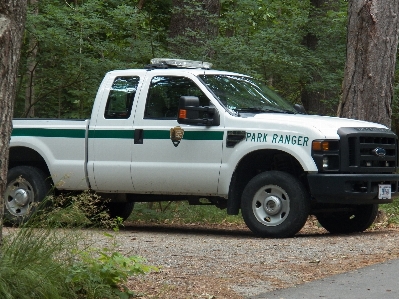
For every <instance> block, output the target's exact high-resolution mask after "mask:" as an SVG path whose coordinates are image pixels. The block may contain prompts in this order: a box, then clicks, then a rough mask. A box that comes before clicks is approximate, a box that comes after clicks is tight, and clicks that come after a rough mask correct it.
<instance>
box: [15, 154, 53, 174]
mask: <svg viewBox="0 0 399 299" xmlns="http://www.w3.org/2000/svg"><path fill="white" fill-rule="evenodd" d="M15 166H33V167H36V168H39V169H40V170H42V171H43V172H44V173H45V174H46V175H48V176H50V171H49V170H48V167H47V164H46V161H44V159H43V157H42V156H41V155H40V154H39V153H38V152H36V151H35V150H33V149H31V148H28V147H11V148H10V154H9V163H8V169H11V168H13V167H15Z"/></svg>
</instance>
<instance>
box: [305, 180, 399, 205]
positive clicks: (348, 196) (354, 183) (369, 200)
mask: <svg viewBox="0 0 399 299" xmlns="http://www.w3.org/2000/svg"><path fill="white" fill-rule="evenodd" d="M308 183H309V188H310V194H311V196H312V199H313V200H315V201H316V202H317V203H335V204H382V203H390V202H392V199H378V185H379V184H387V185H391V191H392V196H391V197H394V196H395V195H399V194H398V183H399V174H319V173H317V174H308Z"/></svg>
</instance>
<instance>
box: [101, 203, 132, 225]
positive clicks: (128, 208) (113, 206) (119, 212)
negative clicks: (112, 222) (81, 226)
mask: <svg viewBox="0 0 399 299" xmlns="http://www.w3.org/2000/svg"><path fill="white" fill-rule="evenodd" d="M106 209H107V211H108V215H109V217H110V218H116V217H120V218H122V219H123V221H125V220H126V219H127V218H129V216H130V214H132V212H133V209H134V202H133V201H127V202H110V203H107V204H106Z"/></svg>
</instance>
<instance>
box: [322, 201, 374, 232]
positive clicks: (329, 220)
mask: <svg viewBox="0 0 399 299" xmlns="http://www.w3.org/2000/svg"><path fill="white" fill-rule="evenodd" d="M377 213H378V204H370V205H357V206H347V207H346V208H345V209H344V210H343V211H336V212H330V213H319V214H316V217H317V220H318V221H319V223H320V225H321V226H323V227H324V228H325V229H326V230H328V231H329V232H330V233H333V234H349V233H357V232H362V231H365V230H366V229H368V228H369V227H370V226H371V225H372V224H373V222H374V220H375V218H376V217H377Z"/></svg>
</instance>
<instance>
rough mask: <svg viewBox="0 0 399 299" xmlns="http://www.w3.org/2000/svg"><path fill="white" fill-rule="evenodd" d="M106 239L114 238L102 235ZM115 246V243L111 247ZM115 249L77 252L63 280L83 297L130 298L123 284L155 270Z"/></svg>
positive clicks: (128, 291) (136, 257)
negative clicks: (136, 276)
mask: <svg viewBox="0 0 399 299" xmlns="http://www.w3.org/2000/svg"><path fill="white" fill-rule="evenodd" d="M106 236H108V237H109V238H114V236H112V235H110V234H106ZM114 247H115V246H114ZM115 250H116V248H107V247H104V248H102V249H88V250H86V251H81V252H78V261H76V262H74V263H73V264H72V266H71V268H70V271H69V273H68V276H67V279H66V282H67V283H70V284H72V285H73V288H74V291H75V293H77V294H81V295H84V298H88V299H90V298H102V297H106V298H122V299H124V298H126V299H128V298H130V296H132V295H134V293H133V292H132V291H131V290H129V288H128V287H127V286H126V285H125V284H126V282H127V280H128V278H129V277H130V276H133V275H140V274H147V273H149V272H151V271H157V270H158V269H157V268H156V267H153V266H148V265H146V264H145V262H146V260H145V259H144V258H142V257H138V256H130V257H126V256H124V255H122V254H120V253H119V252H116V251H115Z"/></svg>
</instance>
